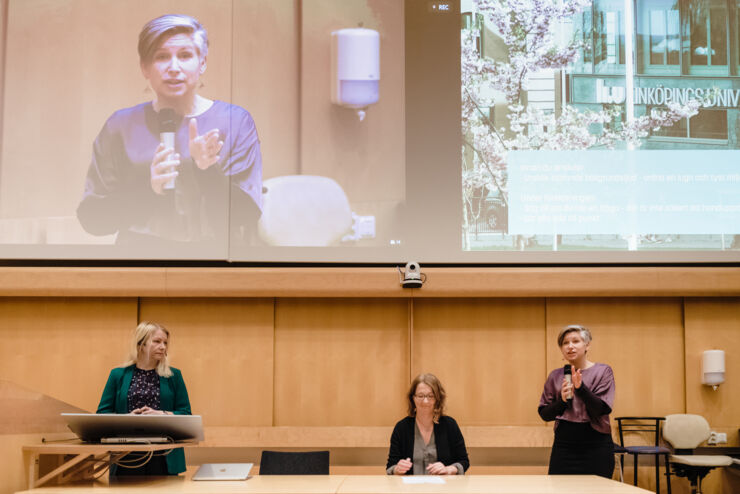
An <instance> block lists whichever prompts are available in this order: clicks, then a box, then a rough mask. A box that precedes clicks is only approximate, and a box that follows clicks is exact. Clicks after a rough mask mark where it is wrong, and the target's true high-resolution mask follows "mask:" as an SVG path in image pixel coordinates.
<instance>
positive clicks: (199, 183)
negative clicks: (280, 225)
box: [77, 14, 262, 254]
mask: <svg viewBox="0 0 740 494" xmlns="http://www.w3.org/2000/svg"><path fill="white" fill-rule="evenodd" d="M138 52H139V65H140V69H141V72H142V74H143V75H144V78H145V79H146V80H147V82H148V85H149V87H150V88H151V90H152V91H153V92H154V98H153V100H152V101H148V102H146V103H141V104H139V105H136V106H133V107H130V108H124V109H122V110H118V111H117V112H115V113H114V114H113V115H111V116H110V117H109V118H108V120H107V121H106V123H105V125H104V126H103V129H102V130H101V131H100V133H99V134H98V136H97V138H96V139H95V142H94V143H93V153H92V160H91V163H90V167H89V168H88V172H87V177H86V180H85V190H84V193H83V197H82V201H81V202H80V205H79V206H78V208H77V217H78V219H79V221H80V224H81V225H82V227H83V228H84V229H85V230H86V231H87V232H88V233H91V234H93V235H109V234H114V233H115V234H117V237H116V243H118V244H125V245H128V246H131V247H138V248H139V249H140V250H142V251H144V252H145V253H146V254H151V252H149V251H148V250H146V248H147V247H155V248H156V247H157V246H160V247H167V248H171V247H172V246H173V244H172V243H171V242H170V243H167V242H168V241H177V242H181V243H180V244H179V245H180V246H182V243H185V242H190V243H195V244H196V245H198V244H200V245H204V246H205V247H209V246H211V247H214V248H217V247H221V246H222V245H224V244H225V242H226V241H227V240H228V239H229V237H228V235H229V233H230V232H231V233H233V234H240V235H242V236H245V237H249V236H250V235H249V234H250V233H251V232H252V231H253V230H254V229H255V227H256V223H257V219H258V218H259V216H260V214H261V212H260V208H261V206H262V156H261V153H260V143H259V138H258V136H257V128H256V126H255V123H254V120H253V119H252V116H251V115H250V114H249V112H247V111H246V110H245V109H244V108H241V107H239V106H236V105H232V104H230V103H226V102H224V101H218V100H211V99H208V98H205V97H203V96H201V95H199V94H198V90H199V89H200V87H201V86H202V84H201V76H202V75H203V74H204V73H205V71H206V60H207V55H208V34H207V33H206V30H205V28H204V27H203V26H202V25H201V24H200V23H199V22H198V21H197V20H196V19H194V18H192V17H190V16H187V15H179V14H168V15H163V16H161V17H157V18H156V19H152V20H151V21H149V22H147V23H146V24H145V25H144V27H143V28H142V30H141V32H140V33H139V44H138ZM230 227H231V228H230ZM174 245H178V244H174ZM165 253H169V254H171V253H172V252H171V250H170V251H165Z"/></svg>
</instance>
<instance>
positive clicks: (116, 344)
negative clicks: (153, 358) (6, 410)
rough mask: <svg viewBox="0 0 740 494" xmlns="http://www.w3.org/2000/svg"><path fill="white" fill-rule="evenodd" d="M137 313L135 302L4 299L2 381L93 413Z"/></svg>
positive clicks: (1, 316)
mask: <svg viewBox="0 0 740 494" xmlns="http://www.w3.org/2000/svg"><path fill="white" fill-rule="evenodd" d="M136 309H137V307H136V299H64V298H49V299H27V298H0V341H2V342H3V344H2V345H0V379H2V380H5V381H10V382H13V383H16V384H19V385H20V386H23V387H25V388H28V389H29V390H32V391H35V392H39V393H42V394H45V395H48V396H51V397H52V398H56V399H58V400H61V401H64V402H67V403H69V404H70V405H73V406H74V407H78V408H82V409H84V410H90V411H95V409H97V406H98V402H99V401H100V394H101V392H102V391H103V386H104V385H105V381H106V379H107V377H108V373H109V372H110V369H111V368H112V367H115V366H116V365H120V364H121V363H122V362H123V361H124V360H125V358H126V352H127V350H128V343H129V337H130V335H131V333H132V331H133V329H134V328H135V327H136V324H137V323H136Z"/></svg>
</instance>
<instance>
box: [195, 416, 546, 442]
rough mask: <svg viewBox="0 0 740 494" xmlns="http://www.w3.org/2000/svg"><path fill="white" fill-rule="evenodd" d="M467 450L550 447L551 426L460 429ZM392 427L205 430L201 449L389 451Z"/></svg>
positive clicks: (280, 427)
mask: <svg viewBox="0 0 740 494" xmlns="http://www.w3.org/2000/svg"><path fill="white" fill-rule="evenodd" d="M461 430H462V433H463V436H464V437H465V444H466V446H467V447H468V448H543V447H545V448H547V447H550V445H551V444H552V427H551V426H550V425H545V424H543V423H542V422H540V424H539V425H534V426H515V425H511V426H508V425H507V426H496V425H489V426H466V425H463V426H461ZM391 432H393V427H392V426H338V427H337V426H335V427H310V426H299V427H285V426H277V427H211V426H207V427H206V440H205V442H202V443H200V445H199V446H198V447H231V448H234V447H240V448H250V447H263V448H281V447H286V445H290V447H291V448H304V449H312V448H315V449H320V448H381V449H387V448H388V439H389V438H390V437H391Z"/></svg>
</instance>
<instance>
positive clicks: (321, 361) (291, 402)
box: [274, 299, 409, 426]
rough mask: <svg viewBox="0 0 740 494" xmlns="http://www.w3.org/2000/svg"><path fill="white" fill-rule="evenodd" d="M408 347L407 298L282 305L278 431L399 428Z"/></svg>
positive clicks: (277, 371) (277, 373) (277, 378)
mask: <svg viewBox="0 0 740 494" xmlns="http://www.w3.org/2000/svg"><path fill="white" fill-rule="evenodd" d="M408 345H409V342H408V313H407V302H406V301H404V300H393V299H378V300H375V299H372V300H370V299H365V300H359V299H358V300H336V299H334V300H332V299H317V300H290V299H285V300H278V301H277V302H276V310H275V418H274V425H277V426H283V425H290V426H301V425H303V426H326V425H334V426H342V425H367V426H376V425H385V426H388V425H393V424H394V423H395V422H396V421H397V420H399V419H400V418H402V417H403V416H404V398H403V396H404V393H405V391H406V388H407V386H408V374H409V347H408ZM327 403H331V406H327Z"/></svg>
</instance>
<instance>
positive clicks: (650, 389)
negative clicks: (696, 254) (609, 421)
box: [547, 298, 685, 417]
mask: <svg viewBox="0 0 740 494" xmlns="http://www.w3.org/2000/svg"><path fill="white" fill-rule="evenodd" d="M568 324H583V325H585V326H587V327H588V328H589V329H590V330H591V333H592V335H593V342H592V343H591V348H590V352H589V358H590V359H591V360H592V361H595V362H604V363H607V364H609V365H610V366H611V367H612V369H613V370H614V376H615V382H616V397H615V402H614V413H613V414H612V417H617V416H620V415H643V416H645V415H659V416H660V415H666V414H669V413H681V412H682V411H683V410H684V406H685V405H684V377H683V366H684V363H683V311H682V301H681V299H674V298H656V299H630V298H609V299H548V300H547V368H548V370H552V369H554V368H556V367H559V366H562V365H564V364H565V360H564V359H563V356H562V353H561V352H560V349H559V348H558V346H557V335H558V332H559V331H560V330H561V329H562V328H563V327H564V326H567V325H568Z"/></svg>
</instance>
